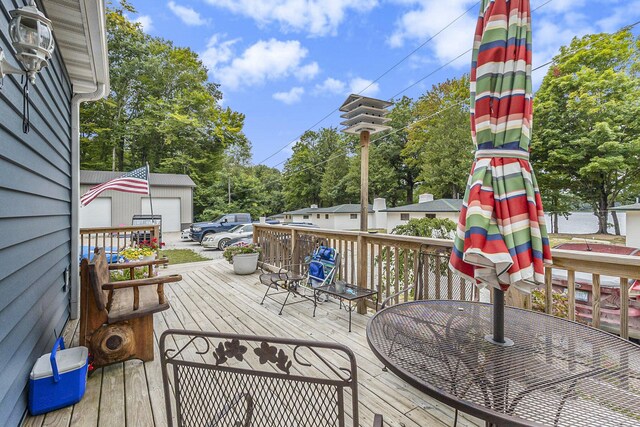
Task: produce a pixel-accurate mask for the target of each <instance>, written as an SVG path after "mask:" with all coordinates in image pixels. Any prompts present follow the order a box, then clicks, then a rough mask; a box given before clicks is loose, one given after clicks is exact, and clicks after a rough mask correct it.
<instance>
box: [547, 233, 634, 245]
mask: <svg viewBox="0 0 640 427" xmlns="http://www.w3.org/2000/svg"><path fill="white" fill-rule="evenodd" d="M574 239H575V240H574ZM584 239H586V240H588V241H591V240H600V241H603V242H607V243H609V244H611V245H622V246H624V244H625V237H624V236H614V235H611V234H563V233H559V234H549V244H550V245H551V247H552V248H553V247H554V246H556V245H559V244H560V243H565V242H578V243H579V242H580V241H583V242H584Z"/></svg>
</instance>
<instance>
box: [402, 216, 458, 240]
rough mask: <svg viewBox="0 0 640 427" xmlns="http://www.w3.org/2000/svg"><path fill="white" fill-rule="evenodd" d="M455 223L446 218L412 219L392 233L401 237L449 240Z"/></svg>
mask: <svg viewBox="0 0 640 427" xmlns="http://www.w3.org/2000/svg"><path fill="white" fill-rule="evenodd" d="M455 229H456V223H455V222H453V221H451V220H450V219H448V218H413V219H410V220H409V222H407V223H406V224H401V225H397V226H396V227H394V229H393V231H392V233H393V234H400V235H403V236H419V237H430V238H434V239H451V238H452V234H453V232H454V230H455Z"/></svg>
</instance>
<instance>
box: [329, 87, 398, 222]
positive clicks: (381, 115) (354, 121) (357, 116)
mask: <svg viewBox="0 0 640 427" xmlns="http://www.w3.org/2000/svg"><path fill="white" fill-rule="evenodd" d="M392 105H393V103H392V102H389V101H383V100H382V99H375V98H369V97H366V96H362V95H355V94H351V95H349V97H348V98H347V99H346V101H344V103H343V104H342V106H341V107H340V111H342V112H343V113H344V114H342V115H341V116H340V117H342V118H344V119H346V120H345V121H344V122H342V123H340V124H341V125H344V126H346V127H345V128H344V129H342V132H344V133H349V134H352V135H360V231H368V229H369V136H371V134H374V133H378V132H383V131H385V130H389V129H391V126H388V125H387V123H388V122H389V121H390V120H391V119H390V118H388V117H386V115H387V114H388V113H389V111H388V110H387V108H389V107H391V106H392Z"/></svg>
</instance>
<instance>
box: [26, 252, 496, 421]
mask: <svg viewBox="0 0 640 427" xmlns="http://www.w3.org/2000/svg"><path fill="white" fill-rule="evenodd" d="M173 273H180V274H182V275H183V280H182V281H181V282H178V283H173V284H170V285H167V286H166V287H165V290H166V294H167V297H168V299H169V301H170V303H171V309H169V310H167V311H164V312H162V313H159V314H157V315H156V316H155V318H154V326H155V343H154V345H155V357H156V359H155V360H154V361H153V362H147V363H142V362H139V361H128V362H125V363H118V364H115V365H112V366H108V367H105V368H103V369H99V370H97V371H96V372H95V373H94V375H93V376H92V377H91V378H90V379H89V382H88V384H87V392H86V394H85V397H84V398H83V400H82V401H81V402H80V403H78V404H77V405H75V406H73V407H69V408H64V409H61V410H59V411H55V412H52V413H50V414H47V415H43V416H39V417H28V418H27V419H26V421H25V423H24V425H25V426H37V427H41V426H43V425H47V426H54V427H63V426H64V427H67V426H92V427H93V426H143V427H144V426H158V427H164V426H166V425H167V418H166V417H167V414H166V409H165V403H164V392H163V385H162V376H161V366H160V357H159V347H158V344H159V339H160V335H161V334H162V332H163V331H164V330H166V329H169V328H175V329H195V330H210V331H211V330H213V331H221V332H231V333H241V334H251V335H272V336H281V337H290V338H299V339H312V340H321V341H329V342H338V343H342V344H346V345H347V346H349V347H350V348H351V349H352V350H353V351H354V353H355V354H356V358H357V362H358V387H359V390H358V391H359V402H360V404H359V412H360V423H361V425H363V426H370V425H371V423H372V421H373V415H374V413H381V414H382V415H383V416H384V419H385V425H386V426H396V427H400V426H404V427H431V426H434V427H440V426H449V425H452V424H453V416H454V411H453V410H452V409H451V408H450V407H448V406H446V405H444V404H442V403H440V402H438V401H436V400H434V399H432V398H430V397H429V396H427V395H425V394H423V393H421V392H419V391H417V390H415V389H414V388H412V387H410V386H409V385H407V384H406V383H404V382H403V381H402V380H401V379H399V378H398V377H396V376H395V375H393V374H392V373H389V372H385V371H383V369H382V363H381V362H380V361H379V360H378V359H377V358H376V357H375V356H374V355H373V353H372V352H371V350H370V349H369V346H368V344H367V341H366V336H365V327H366V323H367V321H368V319H369V317H370V314H369V315H360V314H357V313H355V312H354V314H353V332H351V333H349V332H348V331H347V322H348V314H347V313H346V312H345V311H344V310H339V309H338V305H337V304H336V303H333V302H330V303H325V304H322V305H321V306H319V307H318V309H317V312H316V317H315V318H313V317H312V312H313V306H312V304H311V303H310V302H307V303H301V304H296V305H292V306H288V307H286V308H285V310H284V312H283V314H282V316H279V315H278V311H279V306H278V304H277V303H276V302H274V301H271V300H268V299H267V300H266V301H265V303H264V305H260V301H261V300H262V296H263V295H264V291H265V289H266V288H265V287H264V286H263V285H260V284H259V283H258V280H257V275H249V276H236V275H234V274H233V273H232V271H231V268H230V267H229V265H228V264H226V262H224V261H223V260H216V261H212V262H210V261H207V262H202V263H194V264H189V265H178V266H170V267H169V268H168V269H162V270H160V274H162V275H164V274H173ZM282 297H283V298H284V295H283V296H282ZM370 313H371V312H370ZM77 325H78V323H77V321H74V322H69V324H68V325H67V328H65V334H66V335H65V336H66V337H68V339H71V337H74V334H75V337H74V338H75V340H76V342H77V332H78V327H77ZM67 342H71V341H67ZM205 360H206V359H205ZM243 363H246V362H243ZM301 369H302V368H301ZM173 412H174V414H175V411H173ZM347 412H348V414H347V415H348V416H351V413H350V410H348V411H347ZM458 425H459V426H469V427H473V426H482V425H484V422H482V421H480V420H478V419H477V418H474V417H470V416H466V415H463V414H461V416H460V417H459V419H458Z"/></svg>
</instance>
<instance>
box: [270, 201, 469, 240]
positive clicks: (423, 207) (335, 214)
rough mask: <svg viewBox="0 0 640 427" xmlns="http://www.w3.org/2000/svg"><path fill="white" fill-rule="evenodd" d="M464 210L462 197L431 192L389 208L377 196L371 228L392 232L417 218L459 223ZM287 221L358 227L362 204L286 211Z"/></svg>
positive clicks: (320, 225)
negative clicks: (416, 200)
mask: <svg viewBox="0 0 640 427" xmlns="http://www.w3.org/2000/svg"><path fill="white" fill-rule="evenodd" d="M460 209H462V200H461V199H438V200H433V195H431V194H421V195H420V198H419V202H418V203H414V204H411V205H405V206H399V207H397V208H389V209H387V205H386V201H385V199H382V198H377V199H375V200H374V201H373V205H369V229H370V230H371V229H379V230H385V231H386V232H387V233H391V231H393V229H394V228H395V227H396V226H397V225H401V224H406V223H407V222H409V220H410V219H414V218H425V217H427V218H448V219H450V220H452V221H453V222H456V223H457V222H458V215H459V214H460ZM282 215H284V221H283V222H285V223H288V222H310V223H312V224H315V225H317V226H318V227H320V228H328V229H333V230H358V229H359V228H360V205H358V204H345V205H337V206H332V207H329V208H319V207H318V205H311V207H308V208H303V209H298V210H295V211H289V212H284V213H283V214H282Z"/></svg>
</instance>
